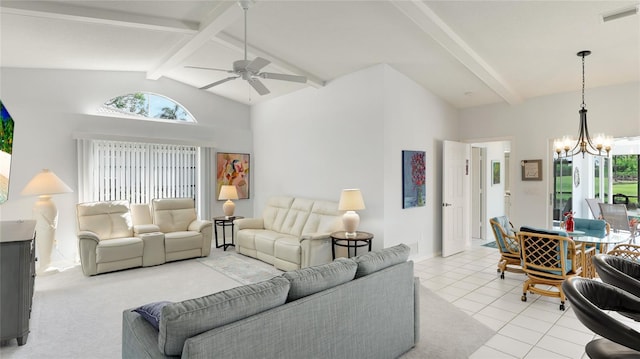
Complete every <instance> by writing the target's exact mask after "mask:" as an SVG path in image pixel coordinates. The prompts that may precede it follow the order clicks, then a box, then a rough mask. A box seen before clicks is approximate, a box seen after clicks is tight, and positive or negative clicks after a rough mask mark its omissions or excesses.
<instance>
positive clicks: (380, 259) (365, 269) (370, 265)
mask: <svg viewBox="0 0 640 359" xmlns="http://www.w3.org/2000/svg"><path fill="white" fill-rule="evenodd" d="M410 251H411V248H409V246H407V245H406V244H402V243H401V244H398V245H396V246H393V247H389V248H385V249H382V250H380V251H376V252H369V253H367V254H363V255H360V256H357V257H354V258H353V260H354V261H355V262H356V263H357V264H358V270H357V271H356V278H360V277H363V276H365V275H367V274H371V273H373V272H377V271H379V270H381V269H384V268H387V267H390V266H392V265H394V264H398V263H402V262H406V261H407V259H409V252H410Z"/></svg>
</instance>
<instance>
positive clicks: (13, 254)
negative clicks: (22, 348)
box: [0, 221, 36, 345]
mask: <svg viewBox="0 0 640 359" xmlns="http://www.w3.org/2000/svg"><path fill="white" fill-rule="evenodd" d="M3 222H4V221H3ZM3 227H5V223H3ZM14 234H15V233H14ZM11 235H12V233H7V231H5V230H4V228H3V231H2V236H1V237H0V318H2V319H1V320H0V340H2V341H7V340H11V339H14V338H16V339H17V340H18V345H24V344H26V343H27V336H28V335H29V318H30V317H31V304H32V300H33V285H34V281H35V274H36V270H35V244H34V239H33V238H31V239H16V238H11ZM23 238H24V237H23Z"/></svg>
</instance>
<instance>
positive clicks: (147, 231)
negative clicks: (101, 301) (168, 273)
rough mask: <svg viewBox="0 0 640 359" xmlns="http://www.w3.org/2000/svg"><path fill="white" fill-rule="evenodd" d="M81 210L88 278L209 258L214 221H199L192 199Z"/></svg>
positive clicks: (98, 205)
mask: <svg viewBox="0 0 640 359" xmlns="http://www.w3.org/2000/svg"><path fill="white" fill-rule="evenodd" d="M76 211H77V219H78V222H77V224H78V248H79V253H80V262H81V265H82V272H83V273H84V274H85V275H87V276H89V275H95V274H100V273H105V272H112V271H116V270H122V269H128V268H135V267H141V266H142V267H147V266H153V265H158V264H163V263H166V262H170V261H175V260H180V259H186V258H195V257H206V256H208V255H209V253H210V251H211V235H212V223H211V221H205V220H198V219H197V216H196V211H195V203H194V200H193V199H192V198H166V199H155V200H153V201H152V204H151V206H149V205H148V204H134V205H130V204H129V202H128V201H105V202H90V203H80V204H78V205H77V206H76ZM132 214H133V215H132ZM152 214H153V215H152Z"/></svg>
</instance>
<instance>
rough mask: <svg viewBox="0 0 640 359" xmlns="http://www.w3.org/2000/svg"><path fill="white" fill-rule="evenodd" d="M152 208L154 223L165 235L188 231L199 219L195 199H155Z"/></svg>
mask: <svg viewBox="0 0 640 359" xmlns="http://www.w3.org/2000/svg"><path fill="white" fill-rule="evenodd" d="M151 206H152V213H153V223H154V224H156V225H158V227H160V231H161V232H164V233H167V232H178V231H186V230H187V229H188V228H189V224H191V222H193V221H195V220H196V219H197V216H196V208H195V201H194V200H193V198H162V199H153V200H152V201H151Z"/></svg>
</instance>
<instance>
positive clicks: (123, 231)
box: [76, 201, 133, 239]
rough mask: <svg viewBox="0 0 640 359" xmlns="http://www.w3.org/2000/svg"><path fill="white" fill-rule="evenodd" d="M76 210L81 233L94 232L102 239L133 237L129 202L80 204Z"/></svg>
mask: <svg viewBox="0 0 640 359" xmlns="http://www.w3.org/2000/svg"><path fill="white" fill-rule="evenodd" d="M76 210H77V212H78V213H77V215H78V230H79V231H91V232H94V233H96V234H97V235H98V237H99V238H100V239H109V238H120V237H131V236H133V222H132V220H131V213H130V212H129V202H127V201H108V202H91V203H80V204H78V205H77V206H76Z"/></svg>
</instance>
